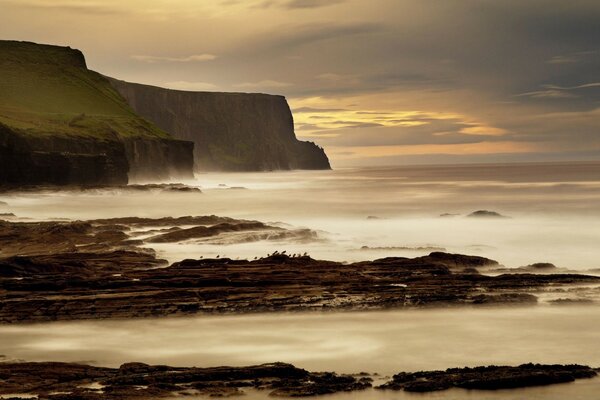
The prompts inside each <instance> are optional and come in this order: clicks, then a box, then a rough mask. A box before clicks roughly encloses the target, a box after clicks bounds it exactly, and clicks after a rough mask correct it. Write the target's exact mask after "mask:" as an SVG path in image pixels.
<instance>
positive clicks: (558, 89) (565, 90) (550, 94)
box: [517, 82, 600, 99]
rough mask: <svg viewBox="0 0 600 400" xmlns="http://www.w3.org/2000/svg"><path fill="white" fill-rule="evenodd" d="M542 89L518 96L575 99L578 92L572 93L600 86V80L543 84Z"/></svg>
mask: <svg viewBox="0 0 600 400" xmlns="http://www.w3.org/2000/svg"><path fill="white" fill-rule="evenodd" d="M542 87H543V89H542V90H535V91H532V92H525V93H521V94H518V95H517V97H532V98H537V99H574V98H577V97H579V95H578V94H576V93H572V92H574V91H578V90H582V89H594V88H600V82H592V83H585V84H582V85H575V86H558V85H543V86H542Z"/></svg>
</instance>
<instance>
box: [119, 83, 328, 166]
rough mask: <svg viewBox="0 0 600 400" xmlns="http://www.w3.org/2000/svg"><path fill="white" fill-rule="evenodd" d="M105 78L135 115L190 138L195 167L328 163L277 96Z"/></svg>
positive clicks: (283, 100)
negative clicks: (303, 136) (298, 133)
mask: <svg viewBox="0 0 600 400" xmlns="http://www.w3.org/2000/svg"><path fill="white" fill-rule="evenodd" d="M109 79H110V82H111V83H112V84H113V86H114V87H115V88H116V89H117V90H118V91H119V93H121V95H122V96H123V97H124V98H125V99H126V100H127V101H128V102H129V104H130V105H131V107H132V108H133V109H134V110H135V111H136V112H138V113H139V114H140V115H141V116H143V117H144V118H146V119H148V120H149V121H152V122H154V123H155V124H156V125H158V126H159V127H160V128H162V129H164V130H165V131H167V132H169V133H171V134H172V135H173V136H174V137H176V138H178V139H182V140H190V141H193V142H194V143H195V148H194V156H195V162H196V169H197V170H201V171H208V170H223V171H270V170H289V169H329V168H330V165H329V160H328V158H327V155H326V154H325V152H324V151H323V149H322V148H320V147H318V146H317V145H316V144H314V143H312V142H303V141H299V140H298V139H296V135H295V133H294V120H293V117H292V113H291V111H290V108H289V106H288V104H287V101H286V99H285V98H284V97H283V96H273V95H267V94H258V93H215V92H185V91H177V90H169V89H163V88H159V87H154V86H147V85H140V84H135V83H128V82H124V81H120V80H116V79H112V78H109Z"/></svg>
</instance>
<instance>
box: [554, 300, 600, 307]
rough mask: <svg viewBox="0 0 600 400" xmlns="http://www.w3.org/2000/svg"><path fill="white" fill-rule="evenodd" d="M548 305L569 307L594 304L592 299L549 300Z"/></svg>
mask: <svg viewBox="0 0 600 400" xmlns="http://www.w3.org/2000/svg"><path fill="white" fill-rule="evenodd" d="M549 303H550V304H552V305H556V306H570V305H577V306H580V305H592V304H596V302H595V301H594V300H592V299H556V300H550V301H549Z"/></svg>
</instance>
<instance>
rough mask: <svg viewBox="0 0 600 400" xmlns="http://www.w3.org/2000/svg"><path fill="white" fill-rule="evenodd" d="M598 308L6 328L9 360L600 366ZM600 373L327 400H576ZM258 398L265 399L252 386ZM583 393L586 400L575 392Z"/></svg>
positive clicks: (341, 367) (391, 367)
mask: <svg viewBox="0 0 600 400" xmlns="http://www.w3.org/2000/svg"><path fill="white" fill-rule="evenodd" d="M599 312H600V307H597V306H578V307H551V306H538V307H524V308H521V307H519V308H484V309H482V308H479V309H474V308H447V309H430V310H400V311H388V312H345V313H344V312H342V313H339V312H338V313H296V314H279V313H273V314H257V315H244V316H199V317H191V318H163V319H156V320H154V319H145V320H130V321H84V322H60V323H45V324H30V325H17V326H1V327H0V354H5V355H6V356H7V357H10V358H11V359H26V360H34V361H45V360H55V361H57V360H58V361H70V362H85V363H92V364H95V365H103V366H113V367H116V366H118V365H120V364H121V363H124V362H128V361H131V360H136V361H142V362H146V363H150V364H171V365H178V366H199V367H202V366H215V365H231V366H244V365H251V364H259V363H266V362H273V361H285V362H290V363H293V364H294V365H296V366H298V367H303V368H307V369H309V370H313V371H320V370H333V371H338V372H341V373H358V372H363V371H365V372H369V373H379V374H380V375H379V376H375V377H374V378H375V380H376V382H382V381H385V380H386V379H387V377H389V376H390V375H391V374H393V373H395V372H400V371H417V370H431V369H445V368H448V367H454V366H477V365H488V364H502V365H517V364H519V363H526V362H540V363H581V364H589V365H593V366H600V351H599V347H598V332H600V318H598V315H599ZM598 390H600V378H595V379H592V380H589V381H579V382H576V383H572V384H564V385H555V386H552V387H549V388H532V389H527V390H505V391H500V392H496V393H481V392H468V391H464V390H454V391H450V392H443V394H430V395H415V394H405V393H388V392H379V391H377V392H375V391H373V390H369V391H366V392H354V393H352V394H341V395H335V396H330V397H328V398H334V399H343V398H360V399H371V398H373V399H375V398H384V399H404V398H426V399H438V398H444V399H463V398H474V399H475V398H476V399H488V398H489V399H497V398H504V399H506V398H510V399H522V398H528V399H565V398H569V399H576V398H582V399H583V398H588V399H589V398H590V397H585V395H587V396H589V395H590V393H594V392H596V393H597V391H598ZM250 395H251V396H249V397H250V398H267V395H266V393H262V392H256V391H250ZM577 396H581V397H577Z"/></svg>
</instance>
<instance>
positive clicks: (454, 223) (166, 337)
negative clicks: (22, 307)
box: [0, 163, 600, 400]
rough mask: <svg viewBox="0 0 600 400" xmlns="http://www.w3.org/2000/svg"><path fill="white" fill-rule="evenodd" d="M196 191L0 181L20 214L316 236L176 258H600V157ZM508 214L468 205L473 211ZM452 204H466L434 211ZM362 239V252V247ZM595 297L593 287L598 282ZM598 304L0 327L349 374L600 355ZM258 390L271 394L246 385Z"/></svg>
mask: <svg viewBox="0 0 600 400" xmlns="http://www.w3.org/2000/svg"><path fill="white" fill-rule="evenodd" d="M184 183H186V184H188V185H191V186H197V187H199V188H201V190H202V193H171V192H159V191H154V192H130V191H123V190H105V189H99V190H93V191H86V192H77V191H62V192H55V191H43V192H25V193H9V194H0V201H3V202H6V203H7V205H3V206H2V205H0V213H4V212H10V213H14V214H16V216H17V219H16V220H23V221H31V220H43V219H57V218H66V219H91V218H99V217H102V218H104V217H124V216H140V217H164V216H184V215H209V214H216V215H221V216H228V217H235V218H245V219H256V220H260V221H263V222H271V223H277V224H280V225H281V226H284V227H306V228H310V229H313V230H316V231H317V232H318V235H319V240H312V241H303V242H301V243H298V242H290V241H281V242H273V241H256V242H250V243H247V242H243V243H238V242H236V241H235V240H232V241H229V242H228V241H224V242H220V243H211V244H206V243H198V242H194V241H190V242H186V243H182V244H156V245H155V244H153V245H152V247H153V248H155V249H156V250H157V251H158V253H159V256H161V257H164V258H167V259H168V260H169V261H172V262H174V261H178V260H181V259H183V258H199V257H201V256H203V257H214V256H216V255H219V256H221V257H223V256H227V257H231V258H237V257H242V258H254V257H257V256H264V255H266V254H268V253H271V252H273V251H275V250H278V251H283V250H287V251H288V252H289V253H304V252H307V253H309V254H310V255H311V256H312V257H313V258H322V259H329V260H338V261H348V262H350V261H357V260H368V259H375V258H378V257H388V256H408V257H415V256H419V255H423V254H427V253H429V252H430V251H431V249H433V248H439V249H445V250H446V251H450V252H458V253H464V254H471V255H481V256H486V257H490V258H493V259H496V260H498V261H499V262H500V263H502V264H504V265H505V266H507V267H519V266H523V265H527V264H531V263H534V262H551V263H554V264H555V265H557V266H558V267H560V268H565V269H570V270H578V271H588V270H590V271H591V272H590V273H598V271H593V270H594V269H598V268H600V261H599V260H600V246H599V245H598V243H600V163H577V164H531V165H486V166H477V165H475V166H435V167H426V166H422V167H396V168H363V169H340V170H334V171H294V172H276V173H249V174H217V173H207V174H199V175H197V176H196V179H195V180H193V181H189V182H184ZM482 209H485V210H491V211H496V212H498V213H500V214H502V215H505V216H507V217H509V218H484V219H482V218H470V217H467V215H468V214H470V213H471V212H473V211H476V210H482ZM442 214H456V215H453V216H446V217H440V215H442ZM363 246H367V247H368V249H365V248H363ZM592 291H593V292H595V293H596V294H598V293H599V292H600V291H599V290H598V288H592ZM598 332H600V306H596V305H590V306H567V307H565V306H562V307H561V306H549V305H546V304H544V303H543V302H542V304H541V305H538V306H534V307H525V308H521V307H518V308H498V309H496V308H481V309H473V308H448V309H435V310H400V311H393V312H368V313H363V312H361V313H358V312H352V313H325V314H319V313H309V314H267V315H246V316H218V317H212V316H211V317H206V316H199V317H194V318H165V319H159V320H136V321H98V322H86V321H83V322H69V323H48V324H33V325H17V326H1V327H0V354H3V355H4V356H5V358H7V359H24V360H52V361H81V362H90V363H93V364H95V365H106V366H118V365H119V364H121V363H123V362H129V361H142V362H148V363H164V364H170V365H177V366H185V365H196V366H216V365H248V364H256V363H262V362H273V361H283V362H289V363H293V364H295V365H297V366H299V367H303V368H307V369H310V370H333V371H336V372H343V373H356V372H360V371H367V372H378V373H380V374H382V376H386V375H390V374H393V373H395V372H399V371H415V370H421V369H440V368H441V369H445V368H449V367H458V366H476V365H488V364H509V365H516V364H519V363H523V362H542V363H581V364H586V365H591V366H593V367H600V345H599V344H598V343H600V340H599V339H600V334H599V333H598ZM598 392H600V379H592V380H584V381H579V382H576V383H573V384H564V385H555V386H550V387H544V388H531V389H526V390H516V391H501V392H495V393H483V394H482V393H481V392H468V391H463V390H451V391H446V392H441V393H435V394H428V395H416V394H406V393H390V392H385V393H382V392H379V391H374V390H369V391H365V392H362V393H351V394H339V395H334V396H328V397H327V398H331V399H335V400H337V399H351V398H352V399H353V398H361V399H416V398H423V399H442V398H443V399H466V398H470V399H499V398H502V399H523V398H528V399H551V400H553V399H556V400H558V399H565V398H569V399H589V398H593V394H595V393H598ZM248 397H249V398H266V397H267V395H266V393H260V392H250V396H248Z"/></svg>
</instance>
